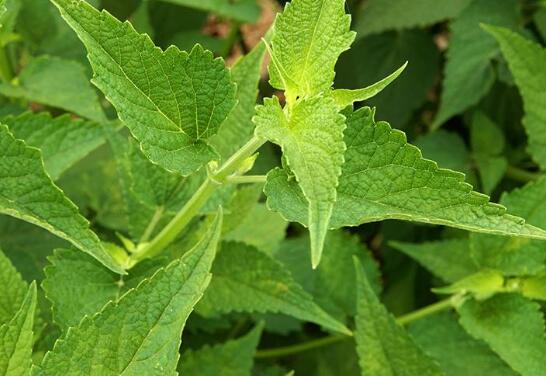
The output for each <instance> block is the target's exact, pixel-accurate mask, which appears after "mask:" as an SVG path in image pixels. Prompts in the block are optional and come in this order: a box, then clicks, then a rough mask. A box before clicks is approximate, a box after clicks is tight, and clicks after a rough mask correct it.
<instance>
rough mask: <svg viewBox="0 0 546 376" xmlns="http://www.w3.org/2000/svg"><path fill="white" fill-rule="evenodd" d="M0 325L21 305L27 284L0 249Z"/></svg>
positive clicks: (9, 318) (8, 319)
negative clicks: (0, 287) (0, 288)
mask: <svg viewBox="0 0 546 376" xmlns="http://www.w3.org/2000/svg"><path fill="white" fill-rule="evenodd" d="M0 286H3V287H2V290H0V325H2V324H5V323H7V322H8V321H10V320H11V318H12V317H13V316H14V315H15V313H16V312H17V311H18V310H19V308H20V307H21V304H22V303H23V299H24V298H25V295H26V293H27V289H28V287H27V284H26V283H25V282H24V281H23V279H22V278H21V275H20V274H19V273H18V272H17V270H16V269H15V268H14V267H13V265H12V264H11V262H10V260H9V259H8V258H7V257H6V256H5V255H4V253H3V252H2V251H0Z"/></svg>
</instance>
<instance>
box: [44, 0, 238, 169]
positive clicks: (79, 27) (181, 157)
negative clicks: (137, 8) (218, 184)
mask: <svg viewBox="0 0 546 376" xmlns="http://www.w3.org/2000/svg"><path fill="white" fill-rule="evenodd" d="M54 3H55V4H56V5H57V7H58V8H59V9H60V10H61V14H62V15H63V17H64V19H65V20H66V21H67V22H68V24H69V25H70V26H71V27H72V28H73V29H74V30H75V31H76V33H77V34H78V36H79V38H80V39H81V40H82V42H83V43H84V44H85V46H86V48H87V50H88V52H89V55H88V56H89V61H90V62H91V65H92V67H93V70H94V72H95V76H94V78H93V83H94V84H95V85H97V87H98V88H99V89H101V90H102V92H104V94H105V95H106V97H107V98H108V100H109V101H110V102H111V103H112V104H113V105H114V107H115V108H116V110H117V112H118V115H119V118H120V119H121V120H122V121H123V122H124V123H125V124H126V125H127V126H128V127H129V129H131V132H132V133H133V135H134V136H135V138H136V139H137V140H139V141H140V143H141V147H142V150H143V151H144V153H145V154H146V156H147V157H148V158H150V159H151V160H152V161H153V162H154V163H157V164H159V165H161V166H163V167H164V168H166V169H167V170H171V171H176V172H179V173H181V174H182V175H188V174H190V173H191V172H193V171H195V170H197V169H198V168H199V167H201V165H202V164H203V163H206V162H208V161H209V160H211V159H213V158H215V157H216V152H215V151H214V150H213V148H212V147H211V146H209V145H208V143H207V141H206V140H207V139H208V138H209V137H210V136H212V135H214V134H215V133H216V131H217V130H218V127H219V126H220V124H221V123H222V121H223V120H224V119H225V118H226V116H227V115H228V113H229V112H230V111H231V109H232V108H233V106H234V105H235V102H236V99H235V90H236V89H235V84H233V83H232V82H231V79H230V74H229V71H228V70H227V68H226V67H225V65H224V63H223V61H222V60H221V59H214V58H213V56H212V53H211V52H209V51H205V50H203V48H202V47H200V46H199V45H197V46H196V47H194V49H193V50H192V51H191V53H189V54H188V53H186V52H184V51H180V50H178V49H177V48H176V47H174V46H171V47H170V48H168V49H167V50H165V51H162V50H160V49H159V48H156V47H155V46H154V45H153V43H152V41H151V40H150V38H149V37H148V36H146V35H141V34H138V33H137V32H136V31H135V30H134V28H133V27H132V26H131V24H129V23H127V22H125V23H122V22H120V21H118V20H117V19H115V18H114V17H113V16H111V15H110V14H109V13H107V12H99V11H98V10H96V9H95V8H93V7H92V6H90V5H89V4H87V3H86V2H85V1H82V0H58V1H54Z"/></svg>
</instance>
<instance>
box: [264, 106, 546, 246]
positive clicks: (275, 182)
mask: <svg viewBox="0 0 546 376" xmlns="http://www.w3.org/2000/svg"><path fill="white" fill-rule="evenodd" d="M345 140H347V151H346V152H345V164H344V165H343V172H342V175H341V177H340V178H339V186H338V188H337V201H336V204H335V207H334V211H333V214H332V219H331V222H330V226H331V227H332V228H338V227H342V226H357V225H360V224H362V223H368V222H375V221H380V220H385V219H402V220H410V221H417V222H424V223H433V224H441V225H447V226H452V227H457V228H461V229H464V230H470V231H478V232H485V233H492V234H506V235H514V236H525V237H529V238H539V239H543V238H544V237H545V235H546V233H545V232H544V231H543V230H541V229H539V228H537V227H534V226H532V225H529V224H526V223H525V221H524V220H523V219H522V218H519V217H515V216H512V215H509V214H506V209H505V208H504V207H503V206H501V205H498V204H493V203H490V202H489V201H488V197H487V196H485V195H482V194H480V193H477V192H473V191H472V186H470V185H469V184H467V183H465V182H464V175H463V174H461V173H457V172H453V171H450V170H444V169H440V168H438V166H437V165H436V163H434V162H432V161H430V160H426V159H423V158H422V156H421V153H420V152H419V150H418V149H417V148H416V147H414V146H412V145H410V144H408V143H407V142H406V137H405V135H404V134H403V133H402V132H400V131H398V130H393V129H392V128H391V127H390V126H389V124H387V123H385V122H377V123H376V122H375V121H374V119H373V111H372V110H371V109H369V108H363V109H360V110H358V111H356V112H355V113H353V114H352V115H350V116H349V118H348V119H347V129H346V131H345ZM265 193H266V194H267V196H268V205H269V207H270V208H272V209H273V210H275V211H279V212H280V213H281V214H282V215H283V216H284V217H285V218H286V219H287V220H290V221H297V222H300V223H304V224H305V223H307V218H306V200H305V197H304V196H303V193H302V192H301V189H300V188H299V187H298V185H297V184H296V182H295V181H294V179H292V178H291V177H289V175H288V174H287V172H286V171H284V170H280V169H275V170H272V171H271V172H270V173H269V174H268V178H267V184H266V186H265Z"/></svg>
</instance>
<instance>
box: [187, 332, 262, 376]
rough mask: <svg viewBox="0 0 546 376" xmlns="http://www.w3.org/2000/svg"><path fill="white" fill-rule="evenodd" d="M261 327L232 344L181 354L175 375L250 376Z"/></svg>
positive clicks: (231, 342) (226, 343) (205, 347)
mask: <svg viewBox="0 0 546 376" xmlns="http://www.w3.org/2000/svg"><path fill="white" fill-rule="evenodd" d="M262 327H263V325H262V324H259V325H257V326H256V327H255V328H254V329H252V330H251V331H250V332H248V333H247V334H246V335H245V336H243V337H241V338H238V339H236V340H231V341H227V342H225V343H222V344H218V345H214V346H203V347H201V348H200V349H198V350H188V351H186V352H184V353H183V354H182V357H181V358H180V362H179V366H178V373H179V374H180V375H185V376H219V375H222V376H250V375H251V369H252V364H253V362H254V354H255V353H256V347H257V346H258V343H259V341H260V335H261V333H262Z"/></svg>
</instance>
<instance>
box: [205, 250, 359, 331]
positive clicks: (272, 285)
mask: <svg viewBox="0 0 546 376" xmlns="http://www.w3.org/2000/svg"><path fill="white" fill-rule="evenodd" d="M212 273H213V278H212V281H211V284H210V287H209V288H208V289H207V292H206V293H205V296H204V297H203V299H202V300H201V302H200V303H199V304H198V306H197V312H199V313H200V314H202V315H204V316H214V315H218V314H221V313H228V312H233V311H235V312H262V313H265V312H280V313H284V314H286V315H290V316H293V317H296V318H298V319H300V320H304V321H310V322H314V323H316V324H319V325H322V326H324V327H325V328H328V329H330V330H334V331H337V332H342V333H350V331H349V330H348V329H347V328H346V327H345V326H344V325H343V324H341V323H340V322H338V321H336V320H334V319H333V318H332V317H331V316H329V315H328V314H327V313H326V312H324V311H323V310H322V309H321V308H320V307H319V306H318V305H317V304H316V303H315V302H313V298H312V297H311V296H310V295H309V294H308V293H307V292H305V290H304V289H303V288H302V287H301V286H300V285H299V284H297V283H296V282H295V281H294V279H293V278H292V276H291V275H290V273H289V272H288V271H287V270H286V269H285V268H284V267H283V265H282V264H281V263H279V262H278V261H276V260H274V259H272V258H271V257H269V256H268V255H266V254H265V253H262V252H260V251H258V250H257V249H256V248H254V247H252V246H249V245H245V244H242V243H235V242H226V243H223V244H222V248H221V251H220V252H219V253H218V256H217V257H216V261H215V262H214V266H213V269H212Z"/></svg>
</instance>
